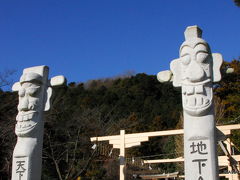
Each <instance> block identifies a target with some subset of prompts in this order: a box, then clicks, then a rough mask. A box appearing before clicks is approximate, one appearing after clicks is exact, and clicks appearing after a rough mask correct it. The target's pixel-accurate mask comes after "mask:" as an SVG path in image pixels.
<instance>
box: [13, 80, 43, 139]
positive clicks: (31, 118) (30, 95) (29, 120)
mask: <svg viewBox="0 0 240 180" xmlns="http://www.w3.org/2000/svg"><path fill="white" fill-rule="evenodd" d="M40 94H41V86H40V84H39V83H36V82H23V83H22V84H21V87H20V89H19V91H18V95H19V104H18V111H19V112H18V115H17V117H16V120H17V124H16V128H15V132H16V134H17V135H18V136H27V135H28V134H29V133H30V132H32V131H33V129H34V128H35V126H36V125H37V123H38V121H39V117H38V116H39V111H42V107H40V105H41V103H39V100H40V99H41V97H40Z"/></svg>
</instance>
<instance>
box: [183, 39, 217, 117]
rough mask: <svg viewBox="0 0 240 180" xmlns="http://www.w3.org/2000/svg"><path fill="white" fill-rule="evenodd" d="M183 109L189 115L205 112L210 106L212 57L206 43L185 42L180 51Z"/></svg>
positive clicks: (211, 97) (211, 96)
mask: <svg viewBox="0 0 240 180" xmlns="http://www.w3.org/2000/svg"><path fill="white" fill-rule="evenodd" d="M180 66H181V82H182V83H181V84H182V96H183V108H184V110H185V111H187V112H188V113H189V114H191V115H200V114H202V113H204V112H206V110H207V109H209V107H210V106H211V104H212V99H213V95H212V88H211V87H212V84H211V82H212V80H211V74H212V72H211V69H212V56H211V53H210V50H209V47H208V45H207V43H205V42H203V41H199V42H197V43H187V42H185V43H184V44H183V45H182V47H181V49H180Z"/></svg>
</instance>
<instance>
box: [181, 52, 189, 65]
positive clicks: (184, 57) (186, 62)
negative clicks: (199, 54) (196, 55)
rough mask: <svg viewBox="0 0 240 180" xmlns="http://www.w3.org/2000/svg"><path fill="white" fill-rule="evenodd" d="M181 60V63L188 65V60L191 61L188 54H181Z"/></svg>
mask: <svg viewBox="0 0 240 180" xmlns="http://www.w3.org/2000/svg"><path fill="white" fill-rule="evenodd" d="M181 61H182V63H183V64H184V65H188V64H189V63H190V61H191V57H190V55H189V54H186V55H183V56H182V57H181Z"/></svg>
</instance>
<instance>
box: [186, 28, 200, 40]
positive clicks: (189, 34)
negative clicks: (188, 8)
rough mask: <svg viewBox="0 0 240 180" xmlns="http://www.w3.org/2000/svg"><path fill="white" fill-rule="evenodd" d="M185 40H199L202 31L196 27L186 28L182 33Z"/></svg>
mask: <svg viewBox="0 0 240 180" xmlns="http://www.w3.org/2000/svg"><path fill="white" fill-rule="evenodd" d="M184 35H185V39H186V40H190V39H192V38H201V37H202V30H201V29H200V28H199V27H198V26H197V25H195V26H188V27H187V29H186V30H185V32H184Z"/></svg>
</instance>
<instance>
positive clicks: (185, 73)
mask: <svg viewBox="0 0 240 180" xmlns="http://www.w3.org/2000/svg"><path fill="white" fill-rule="evenodd" d="M184 35H185V41H184V42H183V44H182V45H181V47H180V50H179V56H180V57H179V58H178V59H175V60H173V61H172V62H171V64H170V69H171V72H172V73H173V85H174V86H175V87H181V88H182V105H183V111H184V158H185V163H184V166H185V179H186V180H193V179H196V180H217V179H219V177H218V162H217V153H216V132H215V131H216V130H215V129H216V125H215V118H214V108H213V85H212V83H213V82H217V81H220V80H221V74H220V67H221V64H222V62H223V59H222V56H221V54H217V53H214V54H212V53H211V50H210V47H209V45H208V43H207V42H206V41H205V40H203V39H202V30H201V29H200V28H199V27H197V26H189V27H187V29H186V31H185V33H184Z"/></svg>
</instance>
